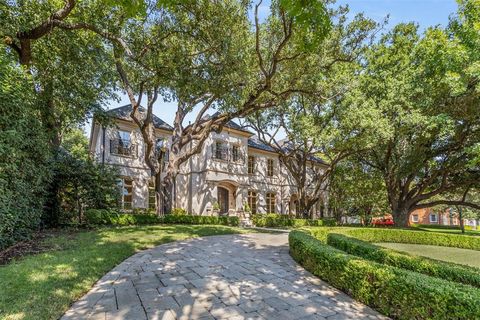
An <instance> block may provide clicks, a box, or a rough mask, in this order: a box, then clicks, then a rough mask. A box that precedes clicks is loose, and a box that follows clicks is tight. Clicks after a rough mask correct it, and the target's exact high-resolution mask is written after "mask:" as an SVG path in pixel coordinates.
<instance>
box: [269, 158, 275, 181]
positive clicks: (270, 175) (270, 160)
mask: <svg viewBox="0 0 480 320" xmlns="http://www.w3.org/2000/svg"><path fill="white" fill-rule="evenodd" d="M274 163H275V162H274V161H273V159H267V176H269V177H273V166H274Z"/></svg>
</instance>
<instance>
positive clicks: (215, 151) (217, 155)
mask: <svg viewBox="0 0 480 320" xmlns="http://www.w3.org/2000/svg"><path fill="white" fill-rule="evenodd" d="M212 158H213V159H214V160H221V161H226V162H230V163H238V164H242V163H244V161H245V159H244V158H245V157H244V156H243V154H242V152H241V151H240V149H239V148H228V147H227V146H219V145H213V146H212Z"/></svg>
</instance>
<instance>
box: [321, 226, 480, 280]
mask: <svg viewBox="0 0 480 320" xmlns="http://www.w3.org/2000/svg"><path fill="white" fill-rule="evenodd" d="M327 244H328V245H330V246H332V247H335V248H337V249H340V250H342V251H345V252H346V253H349V254H353V255H356V256H359V257H362V258H365V259H367V260H371V261H376V262H379V263H383V264H387V265H390V266H394V267H399V268H402V269H407V270H411V271H415V272H419V273H423V274H427V275H430V276H434V277H437V278H442V279H445V280H450V281H454V282H460V283H464V284H468V285H472V286H475V287H478V288H480V270H479V269H476V268H473V267H467V266H461V265H457V264H454V263H449V262H443V261H439V260H433V259H429V258H425V257H420V256H413V255H409V254H406V253H401V252H398V251H395V250H392V249H387V248H382V247H379V246H376V245H373V244H371V243H368V242H365V241H362V240H358V239H355V238H352V237H348V236H345V235H342V234H337V233H329V234H328V236H327Z"/></svg>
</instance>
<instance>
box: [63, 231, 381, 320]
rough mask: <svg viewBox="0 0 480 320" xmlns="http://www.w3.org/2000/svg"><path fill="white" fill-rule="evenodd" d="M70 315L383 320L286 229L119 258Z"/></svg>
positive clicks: (167, 246) (66, 316) (174, 245)
mask: <svg viewBox="0 0 480 320" xmlns="http://www.w3.org/2000/svg"><path fill="white" fill-rule="evenodd" d="M74 319H102V320H105V319H108V320H110V319H132V320H133V319H135V320H137V319H149V320H150V319H159V320H167V319H199V320H203V319H230V320H237V319H238V320H240V319H295V320H297V319H332V320H333V319H387V318H386V317H384V316H382V315H380V314H379V313H378V312H376V311H374V310H372V309H370V308H369V307H367V306H365V305H362V304H361V303H358V302H356V301H355V300H353V299H352V298H350V297H349V296H347V295H346V294H344V293H343V292H341V291H339V290H337V289H335V288H333V287H331V286H329V285H328V284H326V283H325V282H323V281H321V280H320V279H318V278H316V277H315V276H312V275H311V274H310V273H309V272H307V271H305V270H304V269H303V268H302V267H301V266H299V265H297V264H296V263H295V261H293V259H292V258H291V257H290V255H289V254H288V239H287V234H261V233H259V234H250V235H228V236H214V237H205V238H196V239H190V240H186V241H179V242H174V243H169V244H165V245H160V246H158V247H156V248H153V249H150V250H146V251H142V252H140V253H137V254H135V255H133V256H131V257H130V258H128V259H126V260H125V261H123V262H122V263H121V264H119V265H118V266H116V267H115V268H114V269H112V270H111V271H110V272H109V273H107V274H106V275H105V276H104V277H103V278H102V279H100V280H99V281H98V282H97V283H96V284H95V286H94V287H93V289H92V290H91V291H90V292H89V293H87V294H86V295H85V296H84V297H83V298H81V299H80V300H79V301H77V302H75V303H74V304H73V305H72V307H71V308H70V310H68V311H67V312H66V313H65V314H64V316H63V317H62V320H74Z"/></svg>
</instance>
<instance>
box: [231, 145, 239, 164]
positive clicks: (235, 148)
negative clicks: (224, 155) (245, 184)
mask: <svg viewBox="0 0 480 320" xmlns="http://www.w3.org/2000/svg"><path fill="white" fill-rule="evenodd" d="M240 160H241V158H240V147H239V146H237V145H234V146H232V161H233V162H239V161H240Z"/></svg>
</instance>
